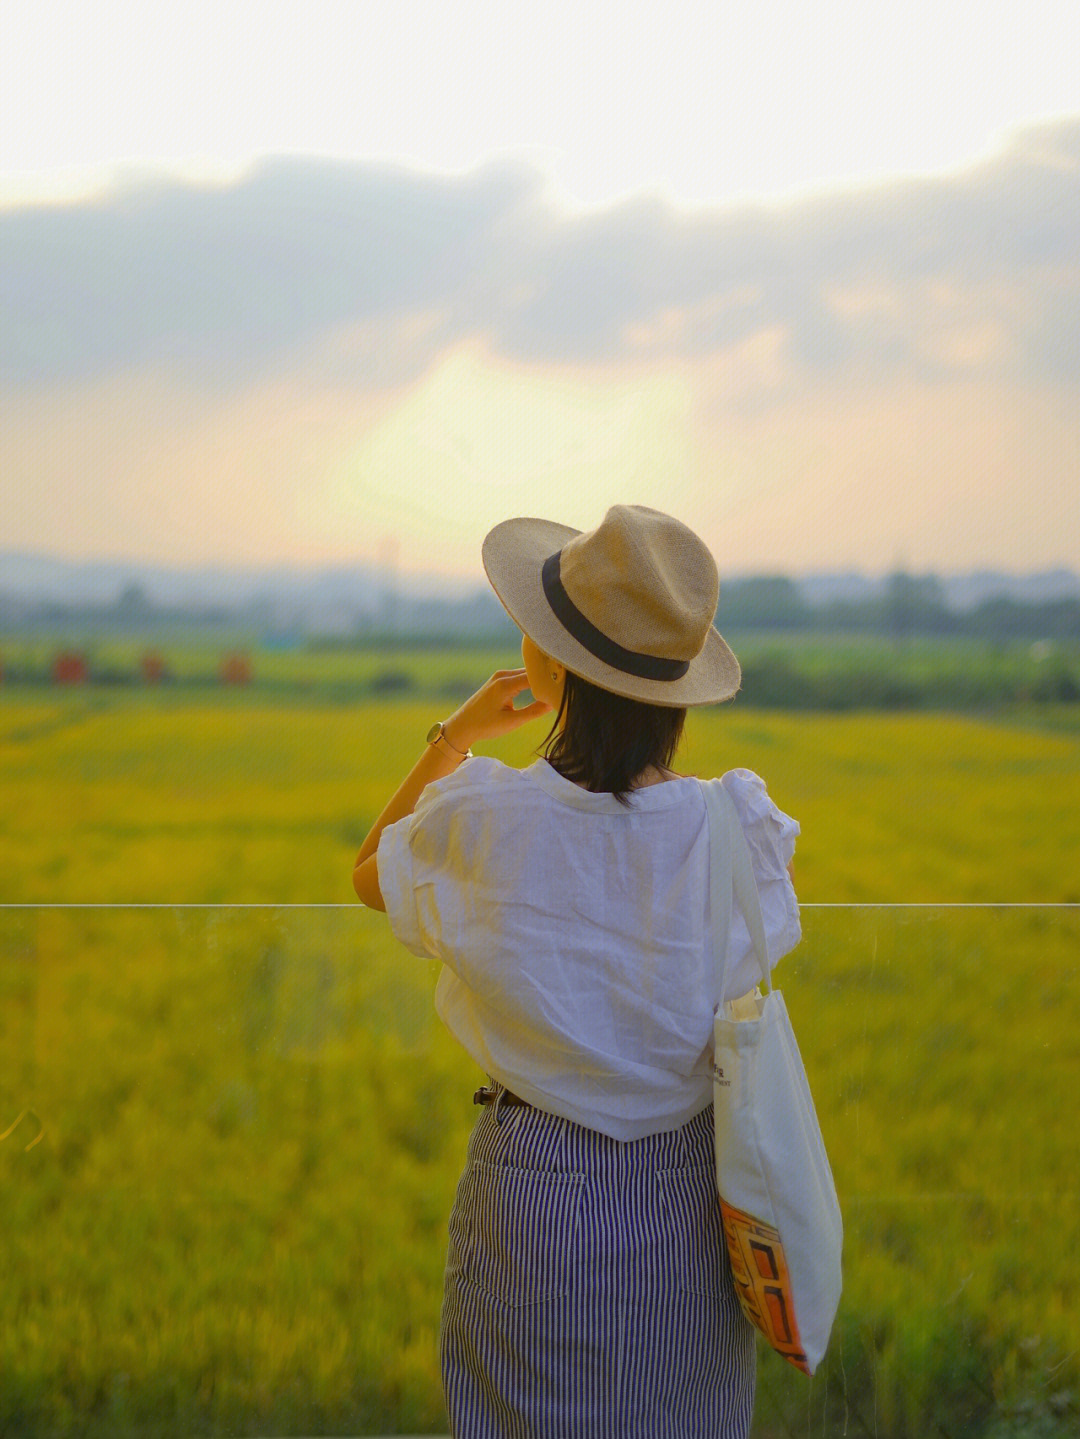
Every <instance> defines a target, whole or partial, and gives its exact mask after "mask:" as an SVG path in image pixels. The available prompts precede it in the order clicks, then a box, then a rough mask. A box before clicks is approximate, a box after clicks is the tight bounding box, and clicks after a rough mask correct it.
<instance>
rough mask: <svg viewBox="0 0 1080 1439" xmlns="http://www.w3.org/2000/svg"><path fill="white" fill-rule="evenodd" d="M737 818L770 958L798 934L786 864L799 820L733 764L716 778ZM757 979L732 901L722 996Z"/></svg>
mask: <svg viewBox="0 0 1080 1439" xmlns="http://www.w3.org/2000/svg"><path fill="white" fill-rule="evenodd" d="M720 782H721V784H722V785H723V786H724V788H725V789H726V790H727V792H728V794H729V795H730V796H731V799H732V801H733V802H734V805H735V810H736V812H737V814H738V816H739V820H740V822H741V823H742V827H743V832H744V834H745V835H746V842H747V845H748V846H749V849H750V860H751V863H752V865H753V869H754V878H755V880H756V881H757V887H758V896H759V898H760V900H761V918H762V921H763V923H764V926H765V942H766V946H767V948H768V951H769V962H770V964H771V965H775V964H776V963H777V961H778V960H779V959H781V958H782V957H783V956H784V955H785V954H788V953H790V952H791V950H793V949H794V948H795V946H796V945H797V944H798V943H799V940H800V939H801V938H802V924H801V922H800V919H799V904H798V900H797V899H796V898H795V889H794V886H793V885H792V883H791V877H790V875H789V874H788V872H787V867H788V865H789V864H790V862H791V859H792V856H793V855H794V853H795V839H796V836H797V835H798V834H799V825H798V822H797V821H796V820H793V819H792V818H791V816H790V815H786V814H785V813H784V812H783V810H781V809H779V808H778V807H777V806H776V805H775V804H774V803H773V801H772V800H771V799H770V798H769V794H768V791H767V790H766V788H765V781H764V780H763V779H761V778H760V776H759V775H756V774H754V772H753V771H752V770H748V769H733V770H729V771H728V772H727V774H725V775H723V776H722V778H721V781H720ZM760 979H761V973H760V970H759V968H758V964H757V959H756V958H755V955H754V948H753V943H752V941H751V939H750V931H749V929H748V928H747V924H746V920H745V918H744V917H743V914H742V912H741V911H740V909H739V905H738V901H735V903H734V905H733V907H732V913H731V933H730V936H729V939H728V957H727V969H726V972H725V976H724V991H723V998H724V999H725V1000H729V999H736V998H738V996H739V995H741V994H746V992H747V991H748V990H751V989H753V988H754V986H755V984H757V983H758V982H759V981H760Z"/></svg>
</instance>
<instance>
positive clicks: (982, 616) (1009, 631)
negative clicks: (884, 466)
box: [720, 573, 1080, 640]
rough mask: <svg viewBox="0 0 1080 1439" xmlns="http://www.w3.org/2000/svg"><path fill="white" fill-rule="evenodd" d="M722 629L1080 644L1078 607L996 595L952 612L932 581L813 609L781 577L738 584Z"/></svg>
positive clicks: (924, 578) (897, 581)
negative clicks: (1075, 642)
mask: <svg viewBox="0 0 1080 1439" xmlns="http://www.w3.org/2000/svg"><path fill="white" fill-rule="evenodd" d="M720 616H721V622H722V623H721V628H722V629H724V630H725V631H726V630H732V631H739V630H817V631H829V632H831V633H834V634H866V635H881V636H884V637H887V638H891V639H906V638H908V637H910V636H914V635H931V636H943V637H944V636H950V635H954V636H961V637H963V636H966V637H969V638H972V639H983V640H1008V639H1049V640H1077V639H1080V599H1056V600H1048V601H1045V602H1043V603H1036V604H1032V603H1025V602H1023V601H1020V600H1015V599H1012V598H1009V597H1008V596H1004V595H999V596H996V597H994V598H993V599H987V600H984V601H983V603H982V604H980V605H977V606H976V607H975V608H973V609H970V610H965V611H958V610H954V609H951V608H950V607H949V605H948V604H947V603H946V600H945V592H944V589H943V587H942V584H941V581H940V580H939V579H938V578H937V577H936V576H934V575H919V576H916V575H908V574H903V573H896V574H893V575H890V576H889V578H888V580H887V581H886V584H885V587H884V590H883V592H882V593H881V595H880V596H878V597H876V598H872V599H860V600H858V601H850V600H834V601H831V602H830V603H827V604H822V605H811V604H809V603H808V602H807V601H806V600H805V599H804V598H803V596H802V594H801V593H800V591H799V587H798V585H797V583H796V582H795V581H794V580H791V579H788V578H787V577H786V576H784V575H776V576H760V577H755V578H752V579H746V580H733V581H731V583H729V584H727V585H725V586H724V587H723V589H722V591H721V608H720Z"/></svg>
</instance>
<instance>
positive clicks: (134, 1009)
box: [0, 908, 1080, 1439]
mask: <svg viewBox="0 0 1080 1439" xmlns="http://www.w3.org/2000/svg"><path fill="white" fill-rule="evenodd" d="M805 931H806V934H805V938H804V941H803V944H802V946H801V947H800V949H799V950H798V951H797V952H796V953H795V955H793V956H792V957H791V958H790V959H789V960H788V961H787V962H786V964H785V966H784V970H783V984H782V987H783V990H784V993H785V997H786V999H787V1002H788V1006H789V1009H790V1011H791V1013H792V1018H793V1022H794V1024H795V1026H796V1030H797V1032H798V1034H799V1037H800V1042H801V1047H802V1050H803V1053H804V1057H805V1060H806V1064H807V1068H808V1072H809V1074H810V1079H811V1083H812V1086H813V1089H814V1092H815V1096H816V1100H817V1106H818V1110H819V1114H820V1118H821V1123H822V1126H823V1129H824V1132H825V1136H826V1141H827V1144H828V1147H829V1152H830V1155H831V1158H832V1163H833V1168H834V1171H835V1176H836V1182H837V1188H838V1191H839V1193H840V1196H841V1202H842V1205H843V1209H844V1213H845V1219H846V1245H845V1248H846V1282H845V1292H844V1297H843V1302H842V1306H841V1311H840V1315H839V1318H838V1321H837V1328H836V1331H835V1335H834V1342H833V1346H832V1349H831V1351H830V1355H829V1358H828V1360H827V1361H826V1364H825V1366H824V1367H823V1369H822V1370H821V1371H819V1374H818V1376H817V1377H816V1378H815V1379H814V1381H813V1382H812V1383H809V1384H808V1382H807V1381H806V1380H805V1379H804V1378H803V1377H802V1376H800V1375H797V1374H796V1373H795V1372H794V1371H793V1370H790V1369H789V1368H788V1366H786V1365H785V1364H784V1363H783V1362H782V1361H780V1360H778V1359H776V1357H775V1356H773V1355H771V1354H764V1355H763V1356H762V1367H761V1376H760V1389H759V1402H758V1422H757V1428H756V1432H757V1433H758V1434H759V1435H762V1436H765V1435H774V1434H789V1433H798V1434H801V1433H806V1434H820V1433H823V1434H827V1435H834V1434H840V1433H848V1434H853V1435H856V1436H858V1435H863V1434H870V1433H875V1434H878V1435H880V1436H908V1439H925V1436H935V1435H939V1434H941V1435H949V1436H951V1439H969V1436H989V1435H998V1434H1005V1433H1015V1434H1016V1435H1018V1436H1019V1435H1021V1434H1027V1433H1038V1434H1045V1435H1055V1436H1056V1435H1060V1436H1062V1439H1064V1436H1065V1435H1067V1434H1070V1433H1073V1432H1075V1431H1074V1428H1073V1427H1071V1426H1073V1425H1075V1421H1076V1418H1077V1411H1076V1409H1075V1408H1073V1407H1070V1400H1069V1397H1068V1396H1069V1392H1070V1390H1071V1389H1074V1388H1075V1385H1076V1383H1077V1380H1078V1379H1080V1365H1078V1362H1077V1355H1076V1352H1075V1351H1076V1338H1077V1331H1076V1314H1077V1312H1078V1306H1080V1257H1078V1256H1080V1156H1078V1149H1077V1145H1076V1138H1075V1122H1074V1114H1073V1106H1072V1100H1073V1096H1074V1095H1075V1094H1076V1093H1077V1091H1078V1087H1080V1043H1078V1041H1077V1038H1076V1036H1077V1034H1078V1033H1080V986H1078V984H1077V947H1078V942H1080V915H1078V914H1077V912H1076V911H1064V910H1053V909H1050V910H1032V909H1026V910H1007V909H997V910H995V909H989V908H978V909H970V910H955V909H929V910H913V909H907V910H899V911H897V910H890V909H854V910H853V909H839V910H833V909H818V910H809V911H807V913H806V916H805ZM0 955H2V960H3V967H2V970H0V975H2V981H0V983H2V989H0V998H2V1005H0V1043H2V1046H3V1053H4V1055H5V1058H6V1063H5V1066H4V1069H3V1078H2V1081H0V1106H2V1109H0V1113H2V1114H3V1115H4V1116H10V1119H9V1118H6V1117H5V1119H4V1121H3V1123H4V1127H6V1126H7V1124H8V1123H10V1122H11V1120H14V1119H15V1118H16V1116H17V1115H19V1114H20V1113H21V1112H22V1111H24V1110H26V1111H29V1112H27V1113H26V1114H25V1116H24V1118H23V1119H22V1121H21V1122H20V1123H19V1124H18V1126H17V1127H16V1128H15V1129H14V1130H13V1131H12V1132H11V1134H10V1135H8V1137H7V1139H5V1140H4V1141H3V1142H0V1186H2V1192H3V1194H4V1216H5V1222H4V1243H5V1251H6V1258H5V1269H4V1284H3V1285H2V1286H0V1433H5V1434H19V1435H26V1436H38V1435H42V1436H43V1435H53V1434H55V1435H69V1434H70V1435H76V1434H78V1435H86V1436H94V1439H97V1436H101V1439H104V1436H106V1435H109V1436H114V1435H115V1436H133V1435H136V1434H138V1435H149V1434H157V1435H196V1434H290V1433H291V1434H313V1433H319V1432H323V1433H338V1434H341V1433H355V1434H360V1433H388V1432H410V1430H412V1431H414V1432H415V1431H429V1432H430V1431H432V1430H439V1429H440V1428H441V1427H442V1426H443V1425H444V1423H445V1416H444V1414H443V1411H442V1407H441V1399H440V1393H439V1382H438V1366H437V1342H436V1336H437V1323H438V1310H439V1301H440V1292H441V1273H442V1264H443V1258H444V1252H445V1224H446V1216H447V1214H448V1212H449V1208H450V1204H451V1201H452V1196H453V1189H454V1185H455V1182H456V1179H457V1175H458V1173H459V1171H460V1167H461V1162H462V1158H463V1154H464V1148H465V1143H466V1138H467V1134H468V1130H469V1127H470V1125H471V1124H472V1122H473V1119H474V1116H475V1113H476V1111H475V1110H474V1108H473V1105H472V1104H471V1091H472V1089H473V1087H474V1086H475V1084H476V1083H477V1082H478V1081H479V1080H480V1079H481V1077H482V1076H481V1075H480V1074H479V1072H478V1071H477V1070H476V1069H475V1067H474V1066H473V1065H472V1063H471V1062H470V1061H469V1060H468V1059H467V1058H466V1057H465V1056H464V1055H462V1054H461V1052H460V1051H459V1050H458V1049H457V1048H456V1046H455V1045H454V1044H453V1042H452V1041H451V1040H450V1039H449V1037H448V1036H447V1035H446V1033H445V1032H444V1031H443V1030H442V1028H441V1026H440V1025H439V1024H438V1021H437V1020H436V1019H435V1018H434V1017H433V1015H432V1011H431V992H432V986H433V982H434V975H435V971H434V967H433V966H429V965H426V964H423V963H419V962H417V961H416V960H414V959H412V958H411V957H410V956H408V955H406V954H404V953H403V952H402V951H401V950H400V949H398V948H397V947H396V945H395V944H394V942H393V940H392V939H391V938H390V936H389V934H388V932H387V930H386V928H385V925H384V922H383V920H382V917H381V916H378V915H376V914H373V913H371V912H368V911H365V910H363V909H360V908H356V909H331V910H327V909H322V910H320V909H279V910H276V911H272V910H237V909H233V910H207V909H183V910H169V909H165V910H157V909H154V910H112V909H106V910H75V911H70V910H69V911H49V910H33V909H30V910H8V911H5V912H3V914H2V915H0ZM39 1136H40V1137H39ZM1025 1406H1027V1407H1025ZM1010 1416H1011V1417H1012V1418H1013V1419H1014V1420H1015V1421H1016V1423H1017V1424H1018V1425H1020V1427H1015V1428H1013V1429H1010V1428H1008V1427H1007V1426H1008V1423H1009V1421H1010ZM1025 1416H1026V1418H1025ZM1032 1416H1034V1417H1035V1419H1036V1420H1037V1421H1038V1423H1039V1424H1040V1425H1042V1426H1043V1427H1041V1428H1035V1429H1031V1428H1028V1429H1026V1428H1024V1427H1023V1423H1026V1422H1028V1421H1029V1420H1031V1418H1032ZM845 1420H846V1428H845V1427H844V1425H845ZM995 1425H996V1426H997V1427H996V1428H995V1427H994V1426H995ZM1003 1426H1004V1427H1003ZM1054 1426H1056V1427H1054Z"/></svg>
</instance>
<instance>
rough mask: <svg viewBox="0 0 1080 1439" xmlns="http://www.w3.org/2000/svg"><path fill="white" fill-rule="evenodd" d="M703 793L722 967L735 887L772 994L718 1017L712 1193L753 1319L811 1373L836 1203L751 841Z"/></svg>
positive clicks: (831, 1261)
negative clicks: (774, 973) (776, 983)
mask: <svg viewBox="0 0 1080 1439" xmlns="http://www.w3.org/2000/svg"><path fill="white" fill-rule="evenodd" d="M702 787H703V789H704V791H705V806H706V809H707V811H708V816H709V832H710V844H711V855H712V863H711V881H710V882H711V892H710V903H711V923H712V927H713V932H714V934H715V935H716V936H717V947H718V950H719V951H720V952H719V953H718V955H717V971H718V974H719V975H721V976H722V975H723V974H724V970H725V966H724V960H725V959H726V947H725V946H726V936H727V934H728V931H729V928H730V919H731V909H732V892H733V891H734V897H735V898H736V899H737V900H738V904H739V909H740V910H741V912H742V914H743V917H744V918H745V920H746V923H747V928H748V929H749V931H750V936H751V939H752V940H753V944H754V950H755V953H756V955H757V959H758V963H759V965H760V968H761V976H762V985H763V987H764V989H765V994H764V996H762V995H761V994H759V993H758V994H754V995H749V996H744V997H743V998H742V999H741V1000H738V1001H736V1002H735V1003H734V1004H730V1003H729V1004H724V1003H720V1004H719V1005H718V1007H717V1009H716V1011H715V1019H714V1025H713V1033H714V1055H713V1098H714V1105H715V1115H716V1187H717V1190H718V1192H719V1195H720V1206H721V1210H722V1212H723V1221H724V1235H725V1238H726V1240H727V1248H728V1255H729V1257H730V1259H731V1268H732V1273H733V1275H734V1278H735V1287H736V1289H737V1291H738V1295H739V1300H740V1303H741V1304H742V1307H743V1311H744V1312H745V1314H746V1316H747V1318H748V1319H749V1320H750V1322H751V1323H752V1324H753V1325H755V1327H756V1328H758V1329H759V1330H760V1331H761V1333H762V1334H764V1336H765V1338H766V1339H767V1340H768V1341H769V1343H770V1344H771V1345H772V1347H773V1348H774V1349H775V1350H776V1351H777V1352H778V1353H780V1354H782V1355H783V1356H784V1358H785V1359H788V1360H790V1362H791V1363H792V1364H794V1365H795V1366H796V1368H798V1369H801V1370H802V1371H803V1372H804V1373H806V1374H813V1372H814V1370H815V1369H816V1368H817V1366H818V1364H819V1363H820V1362H821V1359H822V1357H823V1356H824V1354H825V1350H826V1348H827V1347H828V1343H829V1333H830V1331H831V1329H832V1324H833V1320H834V1318H835V1317H836V1309H837V1305H838V1304H839V1302H840V1283H841V1278H840V1264H841V1249H842V1246H843V1224H842V1221H841V1217H840V1205H839V1202H838V1201H837V1197H836V1187H835V1185H834V1184H833V1177H832V1171H831V1170H830V1168H829V1160H828V1156H827V1155H826V1153H825V1144H824V1142H823V1140H822V1137H821V1130H820V1128H819V1127H818V1121H817V1115H816V1113H815V1111H814V1101H813V1100H812V1098H811V1097H810V1086H809V1084H808V1083H807V1079H806V1071H805V1070H804V1069H803V1063H802V1059H801V1057H800V1055H799V1046H798V1045H797V1043H796V1042H795V1033H794V1031H793V1029H792V1027H791V1021H790V1019H789V1018H788V1013H787V1008H786V1006H785V1004H784V997H783V995H782V994H781V993H780V991H779V990H777V989H773V988H772V985H771V980H770V969H769V960H768V951H767V949H766V946H765V930H764V926H763V924H762V920H761V903H760V900H759V899H758V892H757V884H756V883H755V880H754V872H753V868H752V866H751V861H750V851H749V848H748V846H747V843H746V836H745V834H744V833H743V828H742V825H741V823H740V822H739V817H738V814H737V813H736V810H735V806H734V804H733V803H732V800H731V797H730V795H729V794H728V793H727V791H726V790H725V789H724V787H723V785H722V784H721V783H720V781H719V780H712V781H710V782H709V783H706V784H703V786H702ZM721 998H722V991H721ZM737 1015H744V1016H746V1017H743V1018H738V1017H736V1016H737Z"/></svg>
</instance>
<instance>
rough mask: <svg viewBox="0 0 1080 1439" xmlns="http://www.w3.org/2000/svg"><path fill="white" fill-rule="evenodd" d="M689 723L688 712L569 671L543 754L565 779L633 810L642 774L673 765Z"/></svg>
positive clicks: (543, 747) (540, 750) (543, 746)
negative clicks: (610, 688)
mask: <svg viewBox="0 0 1080 1439" xmlns="http://www.w3.org/2000/svg"><path fill="white" fill-rule="evenodd" d="M564 716H565V722H564V723H563V726H562V729H561V730H560V728H559V721H560V720H563V718H564ZM685 720H686V710H685V708H684V709H676V708H673V707H671V706H668V705H651V704H646V703H644V701H642V700H632V699H628V698H627V697H626V696H625V695H616V694H611V693H610V691H608V690H602V689H600V688H599V686H597V685H594V684H590V682H589V681H588V680H583V679H582V678H581V676H580V675H575V674H571V672H570V671H569V670H567V671H566V683H565V684H564V686H563V693H562V701H561V703H560V705H559V712H558V714H557V715H556V716H555V722H554V724H553V725H552V727H551V729H550V730H549V731H548V735H547V738H546V739H545V740H544V742H543V744H542V745H541V746H540V749H539V751H538V753H541V754H543V756H544V758H545V759H546V760H547V762H548V763H549V764H550V765H551V766H552V767H553V768H554V769H557V770H558V772H559V773H560V774H561V775H562V776H563V777H564V779H569V780H573V782H574V783H575V784H581V785H583V786H584V787H585V789H587V790H592V792H593V793H594V794H613V795H614V796H615V798H616V799H617V800H618V801H619V803H620V804H624V805H626V806H627V807H628V808H629V805H630V801H629V799H628V798H627V795H628V794H629V792H630V789H631V786H632V784H633V781H634V780H635V779H637V777H638V775H639V774H641V773H642V771H643V770H646V769H648V768H649V766H650V765H656V766H657V767H663V768H665V769H666V768H668V767H669V766H670V764H671V761H672V759H673V758H674V755H675V751H676V749H677V748H678V746H679V740H680V739H681V738H682V732H683V723H684V722H685Z"/></svg>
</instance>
